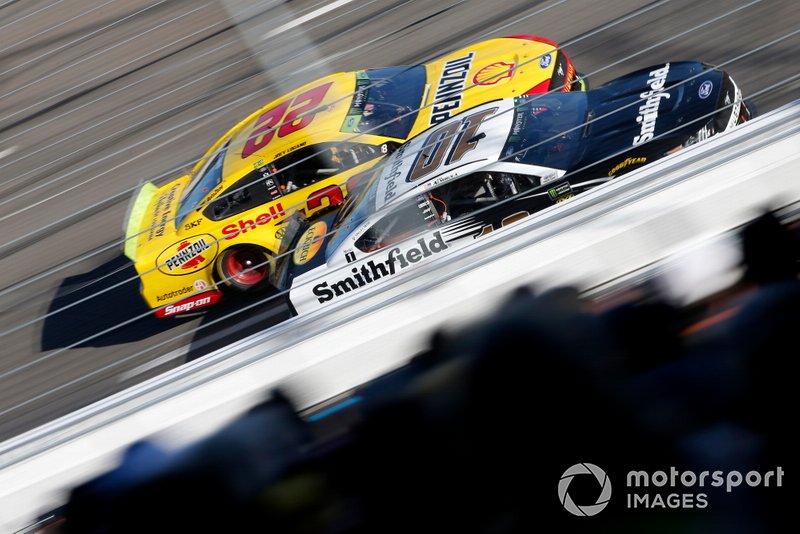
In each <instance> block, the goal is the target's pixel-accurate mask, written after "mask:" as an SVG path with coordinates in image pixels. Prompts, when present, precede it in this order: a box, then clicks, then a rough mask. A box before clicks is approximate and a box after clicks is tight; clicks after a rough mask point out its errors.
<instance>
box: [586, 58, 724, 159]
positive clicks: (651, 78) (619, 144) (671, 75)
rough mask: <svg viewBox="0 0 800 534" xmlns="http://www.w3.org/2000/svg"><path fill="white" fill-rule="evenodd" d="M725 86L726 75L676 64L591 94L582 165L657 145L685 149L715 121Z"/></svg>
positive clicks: (704, 67) (699, 66) (705, 67)
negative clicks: (704, 126) (693, 135)
mask: <svg viewBox="0 0 800 534" xmlns="http://www.w3.org/2000/svg"><path fill="white" fill-rule="evenodd" d="M722 82H723V73H722V71H719V70H716V69H714V68H712V67H710V66H708V65H705V64H702V63H698V62H676V63H666V64H664V65H660V66H655V67H651V68H648V69H644V70H641V71H637V72H634V73H631V74H628V75H626V76H623V77H621V78H617V79H615V80H613V81H612V82H609V83H607V84H605V85H603V86H601V87H598V88H597V89H594V90H592V91H589V93H588V96H589V109H590V113H589V120H590V121H591V123H590V126H589V129H588V133H587V139H586V141H587V142H586V145H587V147H588V149H587V151H586V153H585V154H584V158H583V160H582V161H581V162H580V163H579V165H585V164H587V163H591V162H594V161H598V160H601V159H603V158H604V157H606V156H608V155H609V154H614V153H617V152H621V151H625V150H630V149H631V148H635V147H637V146H639V145H644V144H645V143H648V142H651V141H652V142H653V143H658V144H659V145H661V144H663V145H665V146H678V145H680V144H681V143H682V142H683V141H685V140H686V139H687V138H688V137H689V136H690V135H692V134H693V133H694V132H696V131H697V130H699V129H700V128H701V127H702V126H703V125H704V124H705V123H706V122H707V121H709V120H710V119H711V118H712V117H713V115H714V112H715V110H716V109H717V103H718V100H719V98H720V93H721V89H722V86H723V83H722ZM695 119H699V120H695Z"/></svg>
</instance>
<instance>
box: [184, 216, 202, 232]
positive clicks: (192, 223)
mask: <svg viewBox="0 0 800 534" xmlns="http://www.w3.org/2000/svg"><path fill="white" fill-rule="evenodd" d="M201 222H203V219H196V220H194V221H189V222H187V223H186V224H184V225H183V229H184V230H186V231H187V232H188V231H189V230H191V229H192V228H195V227H197V226H200V223H201Z"/></svg>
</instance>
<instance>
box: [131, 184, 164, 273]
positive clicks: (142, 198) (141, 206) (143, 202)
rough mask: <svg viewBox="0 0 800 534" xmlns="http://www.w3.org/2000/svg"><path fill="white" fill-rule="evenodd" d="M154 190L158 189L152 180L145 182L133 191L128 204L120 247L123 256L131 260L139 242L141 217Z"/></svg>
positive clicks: (151, 198)
mask: <svg viewBox="0 0 800 534" xmlns="http://www.w3.org/2000/svg"><path fill="white" fill-rule="evenodd" d="M156 191H158V186H156V185H155V184H154V183H152V182H145V183H144V184H142V185H141V186H140V187H139V189H138V191H136V193H134V195H133V197H132V198H131V202H130V204H128V211H127V213H126V217H125V221H126V223H125V228H124V231H125V242H124V244H123V247H122V248H123V252H124V253H125V256H126V257H127V258H128V259H129V260H131V261H133V262H135V261H136V244H137V243H138V242H139V234H140V233H141V230H142V219H144V215H145V212H146V211H147V207H148V206H149V205H150V201H151V200H153V195H155V193H156Z"/></svg>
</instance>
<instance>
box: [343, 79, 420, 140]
mask: <svg viewBox="0 0 800 534" xmlns="http://www.w3.org/2000/svg"><path fill="white" fill-rule="evenodd" d="M424 91H425V67H422V66H416V67H387V68H383V69H370V70H366V71H361V72H358V73H356V92H355V96H354V97H353V102H352V104H351V105H350V110H349V111H348V112H347V118H346V119H345V123H344V125H343V127H342V131H343V132H362V133H370V134H373V135H381V136H384V137H394V138H396V139H405V138H406V137H408V134H409V132H411V127H412V126H413V125H414V121H416V120H417V113H418V109H419V107H420V105H421V103H422V94H423V92H424Z"/></svg>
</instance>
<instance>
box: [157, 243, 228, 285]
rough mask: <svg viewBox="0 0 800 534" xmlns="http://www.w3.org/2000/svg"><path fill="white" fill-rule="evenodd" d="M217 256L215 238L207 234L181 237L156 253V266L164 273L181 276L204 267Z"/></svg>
mask: <svg viewBox="0 0 800 534" xmlns="http://www.w3.org/2000/svg"><path fill="white" fill-rule="evenodd" d="M216 256H217V240H216V239H215V238H214V236H212V235H209V234H201V235H196V236H192V237H187V238H185V239H181V240H180V241H178V242H177V243H173V244H172V245H170V246H169V247H167V248H166V250H164V252H162V253H161V254H159V255H158V258H157V259H156V267H158V270H159V271H161V272H162V273H164V274H168V275H170V276H181V275H185V274H192V273H194V272H197V271H199V270H200V269H203V268H205V267H206V266H207V265H208V264H209V263H211V262H212V261H213V260H214V258H215V257H216Z"/></svg>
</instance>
